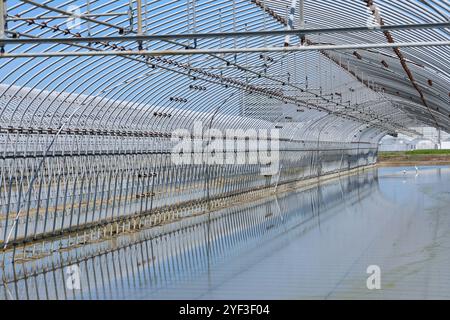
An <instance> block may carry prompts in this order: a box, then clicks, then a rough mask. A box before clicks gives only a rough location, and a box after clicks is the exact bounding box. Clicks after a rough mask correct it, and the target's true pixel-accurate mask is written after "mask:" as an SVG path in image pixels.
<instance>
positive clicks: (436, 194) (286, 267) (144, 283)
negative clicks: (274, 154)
mask: <svg viewBox="0 0 450 320" xmlns="http://www.w3.org/2000/svg"><path fill="white" fill-rule="evenodd" d="M69 256H74V257H77V258H76V259H75V258H74V259H72V260H70V259H69V262H70V261H72V262H70V263H67V261H68V257H69ZM46 259H47V260H45V261H44V260H42V261H31V262H29V263H30V265H29V266H28V265H17V266H15V268H16V269H18V270H15V273H13V272H11V270H10V271H9V272H5V274H6V277H5V278H6V279H8V278H10V276H11V275H12V274H15V277H16V279H13V280H10V281H9V282H7V284H6V286H5V284H4V283H3V285H2V286H1V287H0V298H12V299H14V298H16V299H29V298H39V299H111V298H114V299H382V298H386V299H401V298H406V299H419V298H425V299H431V298H433V299H449V298H450V268H449V267H448V266H449V265H450V167H420V168H418V170H416V168H414V167H412V168H411V167H407V168H398V167H397V168H380V169H376V170H370V171H366V172H364V173H361V174H359V175H354V176H351V177H343V178H341V179H337V180H333V181H330V182H327V183H322V184H321V185H319V186H317V187H314V188H312V189H309V190H306V191H305V190H303V191H298V192H292V193H289V194H284V195H280V194H274V195H273V196H272V197H270V198H268V199H265V200H260V201H257V202H255V203H248V204H245V205H241V206H238V207H233V208H227V209H224V210H221V211H219V212H215V213H211V214H209V215H203V216H199V217H194V218H191V219H186V220H183V221H181V222H178V223H175V224H171V225H167V226H162V227H160V228H154V229H152V230H147V231H141V232H139V234H132V235H129V236H126V237H124V236H122V237H121V238H119V239H114V241H110V243H109V244H105V243H102V244H91V245H90V246H89V247H86V248H77V252H76V253H70V252H64V253H60V254H59V256H58V259H56V258H55V256H53V257H48V258H46ZM50 259H52V260H50ZM63 262H64V263H63ZM68 265H72V266H73V265H76V266H77V267H78V269H79V270H78V271H79V272H78V273H79V277H80V282H79V285H80V286H79V288H68V286H67V277H68V273H67V266H68ZM369 266H377V267H379V270H380V273H381V274H380V286H381V288H380V289H374V290H369V289H368V288H367V284H366V282H367V278H368V277H369V276H370V275H369V274H367V268H368V267H369ZM24 274H25V275H26V276H23V275H24ZM17 275H19V276H17Z"/></svg>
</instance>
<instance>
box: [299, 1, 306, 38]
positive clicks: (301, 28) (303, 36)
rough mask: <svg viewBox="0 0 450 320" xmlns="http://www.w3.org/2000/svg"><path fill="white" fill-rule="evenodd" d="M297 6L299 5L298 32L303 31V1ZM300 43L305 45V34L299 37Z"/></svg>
mask: <svg viewBox="0 0 450 320" xmlns="http://www.w3.org/2000/svg"><path fill="white" fill-rule="evenodd" d="M299 5H300V8H299V11H300V23H299V27H300V30H304V29H305V0H300V4H299ZM300 41H301V44H302V45H304V44H305V42H306V36H305V34H302V35H301V38H300Z"/></svg>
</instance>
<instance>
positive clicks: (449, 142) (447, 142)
mask: <svg viewBox="0 0 450 320" xmlns="http://www.w3.org/2000/svg"><path fill="white" fill-rule="evenodd" d="M441 149H447V150H450V139H447V140H445V141H442V143H441Z"/></svg>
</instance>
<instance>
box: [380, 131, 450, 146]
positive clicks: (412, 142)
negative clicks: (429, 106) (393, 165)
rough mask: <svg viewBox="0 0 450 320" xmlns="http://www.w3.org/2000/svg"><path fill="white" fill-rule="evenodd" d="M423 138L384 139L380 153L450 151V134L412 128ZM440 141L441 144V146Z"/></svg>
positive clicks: (387, 137) (401, 137)
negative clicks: (429, 150) (426, 150)
mask: <svg viewBox="0 0 450 320" xmlns="http://www.w3.org/2000/svg"><path fill="white" fill-rule="evenodd" d="M412 129H413V130H415V131H417V132H419V134H421V136H415V137H409V136H405V135H403V134H399V135H398V138H393V137H391V136H386V137H384V138H383V139H382V140H381V142H380V148H379V150H380V151H409V150H424V149H432V150H434V149H450V134H448V133H446V132H443V131H441V132H439V130H437V129H435V128H431V127H423V128H412ZM439 141H440V142H441V144H439Z"/></svg>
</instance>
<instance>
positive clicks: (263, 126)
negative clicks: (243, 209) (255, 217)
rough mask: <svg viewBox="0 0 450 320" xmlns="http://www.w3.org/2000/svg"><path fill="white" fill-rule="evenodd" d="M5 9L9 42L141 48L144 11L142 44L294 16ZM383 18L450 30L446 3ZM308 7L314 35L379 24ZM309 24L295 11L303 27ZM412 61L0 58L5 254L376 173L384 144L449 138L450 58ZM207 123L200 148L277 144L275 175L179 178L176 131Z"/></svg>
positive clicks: (184, 4) (437, 54)
mask: <svg viewBox="0 0 450 320" xmlns="http://www.w3.org/2000/svg"><path fill="white" fill-rule="evenodd" d="M2 2H3V3H4V4H5V14H6V21H7V24H6V29H5V35H6V37H8V38H11V37H16V38H17V39H32V38H38V39H45V38H67V39H69V38H74V37H76V38H83V37H100V36H101V37H109V36H119V35H123V36H124V37H126V36H133V35H136V34H137V30H138V28H139V27H138V25H137V24H138V20H139V19H138V17H137V13H138V11H139V10H138V8H137V5H138V3H141V4H142V8H141V9H142V10H141V11H142V18H143V19H142V24H141V28H142V33H143V34H169V33H170V34H183V33H207V32H216V33H219V32H244V31H261V30H285V29H286V24H287V19H288V16H289V15H288V14H287V13H288V12H289V10H287V9H288V7H289V6H290V5H291V1H271V0H267V1H249V0H231V1H230V0H226V1H217V0H214V1H213V0H187V1H175V0H173V1H171V0H161V1H151V0H147V1H139V2H138V1H128V0H126V1H125V0H120V1H109V0H90V1H47V2H45V3H41V2H37V1H28V0H26V1H25V0H21V1H18V0H7V1H5V0H3V1H2ZM377 4H378V5H379V6H380V7H381V8H382V9H383V10H382V15H383V18H384V20H385V23H386V24H392V23H404V24H408V23H423V22H442V21H446V19H448V16H447V14H448V11H446V10H447V9H448V7H447V6H446V5H445V4H444V1H427V2H426V3H425V2H419V1H395V2H392V1H377ZM304 6H305V9H304V15H305V28H321V27H322V28H323V27H327V28H328V27H340V26H350V27H352V26H361V25H362V26H365V25H366V22H367V20H368V18H370V12H368V11H367V3H366V2H365V1H362V0H361V1H343V0H341V1H334V2H332V3H330V2H329V1H308V0H306V1H304ZM73 14H75V15H73ZM298 19H299V14H298V11H297V12H296V14H295V25H294V27H298ZM392 33H393V36H394V37H395V38H396V39H397V41H409V40H412V39H423V40H426V39H435V40H440V39H448V31H447V30H446V29H439V30H435V29H426V30H410V31H395V32H392ZM304 40H305V41H306V42H305V44H309V45H311V44H312V45H313V44H314V43H331V44H345V43H361V42H364V43H367V42H369V43H370V42H373V43H379V42H380V43H381V42H386V39H385V37H384V35H383V33H380V32H373V33H364V34H360V33H345V34H342V33H340V34H329V33H327V34H325V35H310V36H309V35H308V36H307V37H306V39H304ZM291 41H292V42H296V44H298V42H299V41H301V39H298V37H291ZM284 43H285V37H284V36H264V37H261V36H260V37H250V36H249V37H240V36H236V37H217V38H207V39H197V40H195V39H174V40H164V39H162V40H152V41H142V42H141V43H139V42H137V41H130V40H121V41H96V42H92V43H16V44H6V45H4V46H3V48H2V50H3V52H4V53H5V55H6V54H21V53H30V54H33V53H55V52H69V51H70V52H80V53H89V52H101V51H113V52H116V51H117V52H120V51H124V50H126V51H128V50H130V51H136V50H138V49H144V50H149V51H151V50H169V49H170V50H185V49H186V48H190V49H192V48H198V49H201V48H238V49H239V48H252V47H280V46H283V45H284ZM402 52H403V54H404V60H401V59H399V58H398V57H397V56H396V55H395V54H394V52H393V51H392V49H377V50H374V49H373V50H357V51H354V50H340V51H323V50H322V51H308V52H306V51H305V52H274V53H254V52H253V53H249V52H247V53H246V52H241V53H233V54H213V53H211V54H195V55H189V56H186V55H172V56H171V55H168V56H167V55H165V56H151V55H150V56H146V55H140V54H130V55H120V56H119V55H108V56H101V55H100V56H86V55H83V56H78V57H77V56H57V57H56V56H45V55H44V56H39V57H32V56H30V57H21V58H8V57H7V56H1V55H0V169H1V170H0V244H1V245H2V247H3V248H4V249H3V250H5V252H8V254H6V255H7V256H9V253H10V252H11V254H12V256H15V254H16V251H17V250H19V248H22V247H23V248H24V250H25V248H27V249H26V250H28V248H29V246H33V245H34V244H35V243H37V242H43V243H44V246H45V245H46V241H47V240H51V239H54V238H55V237H61V236H62V239H61V240H60V241H61V243H66V245H77V244H79V243H80V241H84V240H85V237H86V234H90V233H92V232H93V230H95V232H101V234H103V235H104V236H107V235H108V234H109V236H111V234H112V233H119V232H120V228H122V227H123V226H124V225H125V223H136V224H138V226H139V227H142V226H144V225H145V226H148V225H155V224H158V223H162V222H167V221H172V220H173V219H175V218H179V217H180V214H181V213H180V211H179V210H181V209H182V208H183V210H184V209H186V208H189V210H190V211H189V212H188V213H184V215H192V214H194V213H195V212H198V211H202V210H206V211H208V210H211V209H213V204H214V205H218V204H221V205H222V204H223V203H226V202H227V201H228V200H229V199H230V197H237V196H239V195H242V194H245V193H246V192H253V191H255V190H269V189H274V190H276V188H277V187H278V186H281V185H283V184H286V183H288V182H294V181H298V180H303V179H309V178H317V177H320V176H322V175H325V174H329V173H337V172H341V171H347V170H350V169H354V168H358V167H362V166H367V165H370V164H373V163H375V162H376V159H377V150H378V142H379V140H380V139H381V138H382V137H383V136H384V135H386V134H387V133H389V134H394V133H397V132H409V133H410V130H409V129H408V127H410V126H413V125H415V126H417V125H419V124H423V123H424V124H427V125H432V126H438V127H440V128H442V129H448V128H450V125H449V124H450V123H449V119H450V118H449V113H450V112H449V104H448V87H449V86H448V81H449V73H448V61H449V59H448V58H449V52H448V47H438V48H434V47H431V48H428V47H426V48H408V49H402ZM383 61H384V64H383V63H382V62H383ZM402 61H403V62H404V61H406V63H407V65H408V66H409V68H410V71H411V72H412V74H414V77H415V82H411V81H410V79H408V76H407V74H406V73H405V70H404V68H403V64H402ZM417 87H418V88H419V89H421V92H419V91H418V90H416V89H417ZM424 100H425V101H426V102H427V105H426V106H425V105H424V104H423V101H424ZM199 124H201V125H202V126H203V128H204V130H203V131H200V134H194V133H193V134H192V135H190V136H189V137H188V139H190V140H192V141H194V142H195V141H199V142H200V144H202V145H203V146H208V145H210V144H211V143H212V142H213V140H214V137H213V136H211V135H208V134H206V133H205V131H206V129H215V130H218V131H221V132H223V131H225V130H227V129H242V130H248V129H253V130H257V131H266V132H273V130H275V131H276V132H277V136H276V137H274V138H273V140H276V141H277V144H278V146H279V157H278V159H277V169H278V170H277V171H276V172H274V173H271V174H261V166H260V165H255V164H210V163H195V164H183V165H178V164H175V163H174V162H173V159H172V155H173V148H174V141H173V137H174V135H175V134H174V132H176V131H177V130H180V129H185V130H189V131H193V130H194V129H195V127H196V126H197V125H199ZM248 140H249V145H251V144H256V143H259V142H260V141H262V140H265V141H266V142H267V143H271V142H273V140H272V138H271V137H270V136H266V137H265V138H258V139H256V140H255V139H253V140H252V139H248ZM237 151H238V150H233V151H232V152H234V153H238V152H237ZM241 151H242V152H248V151H245V150H239V152H241ZM274 151H275V149H274ZM276 151H278V149H277V150H276ZM205 153H208V151H206V152H205V151H202V152H201V154H202V155H204V154H205ZM208 156H211V155H208ZM248 156H249V157H250V156H251V152H250V154H249V155H248ZM272 164H273V163H272ZM136 219H138V220H136ZM100 226H102V227H103V229H101V228H100ZM51 243H53V242H51ZM53 249H54V248H53ZM11 261H12V260H7V261H6V262H5V261H4V262H3V263H8V262H9V263H11Z"/></svg>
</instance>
